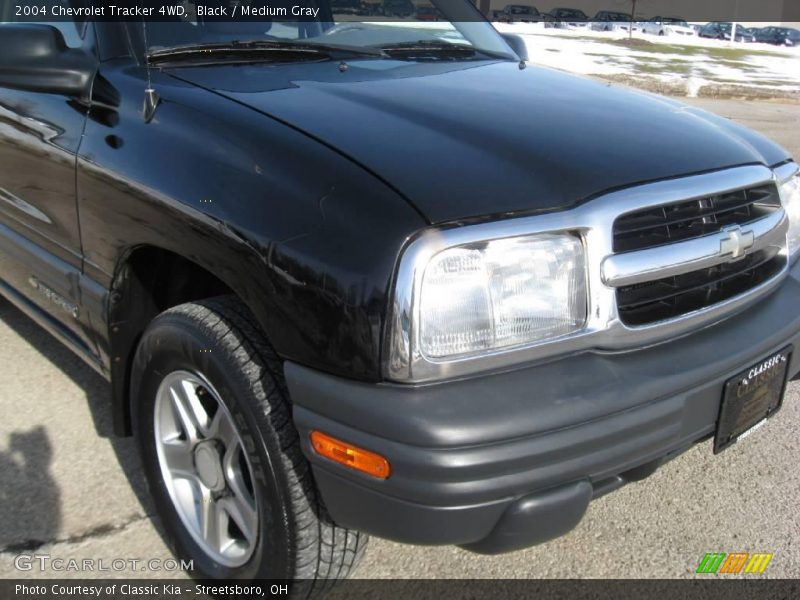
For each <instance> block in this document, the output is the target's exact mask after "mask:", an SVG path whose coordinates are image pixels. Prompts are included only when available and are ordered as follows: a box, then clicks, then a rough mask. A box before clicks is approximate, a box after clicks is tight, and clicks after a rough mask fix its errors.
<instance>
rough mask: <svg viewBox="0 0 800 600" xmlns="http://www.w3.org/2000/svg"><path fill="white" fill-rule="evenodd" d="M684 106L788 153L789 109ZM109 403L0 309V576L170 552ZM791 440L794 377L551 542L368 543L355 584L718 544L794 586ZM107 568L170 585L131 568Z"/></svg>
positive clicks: (647, 571) (690, 564)
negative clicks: (497, 550)
mask: <svg viewBox="0 0 800 600" xmlns="http://www.w3.org/2000/svg"><path fill="white" fill-rule="evenodd" d="M691 102H692V104H696V105H699V106H701V107H703V108H707V109H709V110H712V111H715V112H717V113H719V114H721V115H723V116H726V117H731V118H733V119H735V120H736V121H739V122H741V123H743V124H745V125H748V126H750V127H752V128H754V129H756V130H759V131H761V132H763V133H765V134H767V135H768V136H770V137H772V138H773V139H775V140H776V141H778V142H779V143H781V144H783V145H784V146H786V147H787V148H789V149H790V150H791V151H792V152H793V154H794V155H795V156H800V106H798V105H784V104H775V103H768V102H763V103H752V102H743V101H734V100H728V101H720V100H692V101H691ZM653 143H654V144H656V145H657V144H658V140H654V141H653ZM798 306H799V309H800V305H798ZM720 351H721V352H724V349H723V348H721V349H720ZM108 396H109V386H108V384H107V383H106V382H105V381H104V380H103V379H101V378H100V377H99V376H98V375H96V374H95V373H94V372H93V371H92V370H91V369H90V368H89V367H87V366H85V365H84V364H83V363H82V362H81V361H80V360H79V359H77V358H76V357H74V356H73V355H71V354H70V352H69V351H68V350H67V349H65V348H63V347H61V346H60V345H59V343H58V342H56V341H55V340H54V339H52V338H50V337H49V335H48V334H47V333H45V332H44V331H43V330H41V329H40V328H38V327H37V326H36V325H35V324H34V323H33V322H32V321H30V320H29V319H28V318H27V317H25V316H24V315H23V314H22V313H20V312H19V311H18V310H16V309H15V308H13V307H12V306H11V305H10V304H9V303H8V302H6V301H4V300H0V415H2V419H1V420H0V577H3V578H9V577H21V576H24V577H47V576H50V577H53V576H57V577H79V576H80V577H86V576H91V575H92V573H91V572H82V573H79V572H73V571H62V572H54V571H52V570H45V571H40V570H39V568H38V565H37V563H32V570H30V571H20V570H18V569H17V568H16V567H15V562H17V563H18V562H19V561H16V560H15V559H16V557H17V556H19V555H21V554H22V555H32V554H35V555H39V556H42V555H47V556H50V557H51V558H60V559H64V560H68V559H70V558H77V559H81V560H82V559H92V560H95V561H99V560H100V559H103V560H104V561H105V563H104V564H105V566H106V567H108V566H109V564H110V561H111V560H112V559H122V560H124V561H126V563H127V564H128V565H129V564H130V562H129V561H130V559H136V560H151V559H161V560H166V559H168V558H170V553H169V551H168V550H167V549H166V547H165V546H164V544H163V542H162V541H161V538H160V537H159V534H158V530H157V527H158V524H157V520H156V519H155V518H154V517H153V508H152V505H151V504H150V502H149V500H148V495H147V491H146V488H145V484H144V479H143V476H142V472H141V468H140V464H139V462H138V457H137V455H136V451H135V446H134V443H133V441H132V440H130V439H115V438H113V437H110V431H111V419H110V411H109V406H108ZM799 431H800V384H799V383H793V384H790V386H789V388H788V392H787V397H786V400H785V404H784V407H783V409H782V410H781V411H780V413H779V414H778V415H777V416H776V418H775V419H773V420H771V421H770V422H769V423H768V424H767V425H766V426H765V427H762V428H761V429H760V430H758V431H757V432H756V433H754V434H753V435H752V436H750V437H749V438H748V439H747V440H746V441H744V442H742V443H741V444H737V445H736V446H734V447H733V448H731V449H730V450H728V451H726V452H725V453H724V454H722V455H719V456H714V455H713V454H712V451H711V442H705V443H703V444H700V445H698V446H696V447H694V448H693V449H691V450H690V451H689V452H687V453H686V454H684V455H682V456H680V457H679V458H677V459H676V460H673V461H672V462H670V463H668V464H667V465H665V466H664V467H662V468H661V469H660V470H659V471H657V472H656V473H655V474H654V475H653V476H652V477H650V478H649V479H646V480H645V481H643V482H640V483H636V484H632V485H628V486H626V487H624V488H622V489H621V490H619V491H617V492H615V493H612V494H610V495H608V496H605V497H603V498H600V499H599V500H597V501H595V502H593V503H592V504H591V505H590V507H589V510H588V513H587V514H586V516H585V518H584V519H583V521H582V522H581V523H580V525H579V526H578V527H577V528H576V529H575V530H574V531H572V532H571V533H569V534H568V535H566V536H565V537H563V538H560V539H558V540H555V541H552V542H550V543H547V544H543V545H541V546H538V547H534V548H531V549H528V550H524V551H520V552H515V553H512V554H506V555H501V556H494V557H486V556H480V555H477V554H472V553H469V552H466V551H464V550H460V549H458V548H454V547H419V546H407V545H401V544H394V543H390V542H387V541H383V540H379V539H373V540H372V541H371V543H370V547H369V549H368V551H367V555H366V557H365V559H364V561H363V562H362V564H361V567H360V568H359V569H358V571H357V573H356V576H361V577H409V578H495V577H501V578H535V577H581V578H583V577H587V578H588V577H614V578H639V577H644V578H647V577H665V578H673V577H677V578H681V577H687V576H691V575H693V574H694V572H695V569H696V568H697V565H698V563H699V562H700V560H701V559H702V558H703V556H704V554H705V553H706V552H717V551H720V552H770V553H773V554H774V558H773V559H772V562H771V563H770V564H769V566H768V568H767V570H766V572H765V576H771V577H790V578H796V577H798V576H800V511H798V510H797V509H798V497H800V469H798V465H799V464H800V436H798V432H799ZM387 518H391V516H390V515H387ZM27 564H28V563H27V562H26V561H23V562H22V564H21V565H20V566H22V567H25V566H27ZM65 564H68V563H65ZM95 565H96V566H98V563H97V562H95ZM120 565H121V563H119V562H118V563H117V566H120ZM95 574H96V575H103V576H108V575H109V574H110V573H109V572H97V571H96V572H95ZM111 574H113V573H111ZM117 574H118V575H134V576H180V573H165V572H163V571H162V572H142V571H140V570H138V568H137V570H135V571H134V570H131V569H130V568H129V567H127V566H126V568H125V569H124V570H122V571H120V572H118V573H117Z"/></svg>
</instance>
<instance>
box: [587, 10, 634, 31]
mask: <svg viewBox="0 0 800 600" xmlns="http://www.w3.org/2000/svg"><path fill="white" fill-rule="evenodd" d="M630 26H631V16H630V15H629V14H628V13H623V12H615V11H612V10H601V11H600V12H598V13H597V14H596V15H595V16H594V19H592V24H591V28H592V30H593V31H614V30H615V29H624V30H625V31H628V28H629V27H630Z"/></svg>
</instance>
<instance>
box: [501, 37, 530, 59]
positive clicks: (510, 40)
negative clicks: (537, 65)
mask: <svg viewBox="0 0 800 600" xmlns="http://www.w3.org/2000/svg"><path fill="white" fill-rule="evenodd" d="M500 35H501V36H502V38H503V39H504V40H505V41H506V44H508V46H509V48H511V49H512V50H513V51H514V54H516V55H517V56H519V59H520V60H525V61H527V60H528V45H527V44H526V43H525V40H524V39H523V38H522V36H519V35H517V34H516V33H501V34H500Z"/></svg>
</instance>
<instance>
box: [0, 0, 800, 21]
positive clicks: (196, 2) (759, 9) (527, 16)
mask: <svg viewBox="0 0 800 600" xmlns="http://www.w3.org/2000/svg"><path fill="white" fill-rule="evenodd" d="M469 3H471V4H473V5H474V8H473V9H471V10H464V5H465V4H469ZM431 5H433V9H431ZM459 5H461V6H459ZM520 6H522V7H529V8H524V9H522V10H521V11H520V10H519V9H518V8H515V7H520ZM506 7H508V8H506ZM530 8H532V9H533V10H530ZM454 14H455V15H458V18H457V19H454V18H449V17H448V16H449V15H454ZM420 15H424V19H423V18H419V17H420ZM433 15H436V16H433ZM446 15H448V16H446ZM487 17H488V18H489V19H490V20H492V19H495V20H508V21H511V22H515V23H520V22H521V23H528V24H539V25H541V26H544V27H548V26H559V25H560V24H564V23H566V24H570V25H575V24H580V23H587V22H598V21H599V22H624V21H645V20H651V19H655V18H662V19H663V18H669V19H680V20H683V21H687V22H688V23H706V22H711V21H723V22H739V23H753V24H756V23H774V24H784V25H788V26H796V25H797V24H800V0H511V2H509V1H508V0H0V22H39V23H43V22H63V21H87V20H94V21H145V22H160V21H165V22H174V21H176V20H187V21H214V22H220V21H223V22H237V21H238V22H241V21H284V22H294V21H306V20H311V19H313V20H322V21H326V20H327V21H339V20H349V21H359V20H363V21H397V20H405V21H414V20H425V21H436V20H451V21H455V20H458V21H462V22H463V21H469V20H476V21H477V20H482V19H484V18H487Z"/></svg>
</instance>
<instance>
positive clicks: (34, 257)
mask: <svg viewBox="0 0 800 600" xmlns="http://www.w3.org/2000/svg"><path fill="white" fill-rule="evenodd" d="M67 26H71V27H73V28H75V25H73V24H69V23H61V24H60V25H59V28H63V27H67ZM87 37H88V36H87ZM89 39H91V38H89ZM73 41H74V40H73ZM79 41H80V38H79ZM87 44H88V42H87ZM85 122H86V109H85V107H84V106H83V105H82V104H81V103H80V102H78V101H77V100H75V99H71V98H68V97H66V96H60V95H57V94H43V93H36V92H27V91H20V90H12V89H8V88H0V283H2V284H3V286H2V287H5V288H7V289H9V288H10V289H13V290H14V293H15V294H17V295H18V296H21V297H23V298H25V299H26V300H27V301H28V302H29V303H30V304H31V305H32V306H35V307H38V308H39V309H41V310H42V311H44V312H47V313H48V314H49V315H50V317H51V319H52V320H54V321H56V322H58V323H59V325H60V327H61V328H63V329H65V330H66V331H69V332H70V333H71V334H72V335H74V336H75V337H76V338H77V339H79V340H81V342H82V343H84V344H85V345H86V347H87V349H91V350H92V353H93V354H96V347H95V344H94V340H93V339H92V337H91V336H90V335H89V334H87V332H86V327H85V325H86V319H85V315H83V314H82V311H80V310H79V309H78V310H72V309H71V308H70V307H71V306H76V307H78V306H79V305H80V293H79V286H78V281H79V278H80V273H81V269H82V258H81V241H80V229H79V225H78V212H77V203H76V188H75V170H76V155H77V152H78V148H79V146H80V142H81V136H82V134H83V128H84V125H85Z"/></svg>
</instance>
